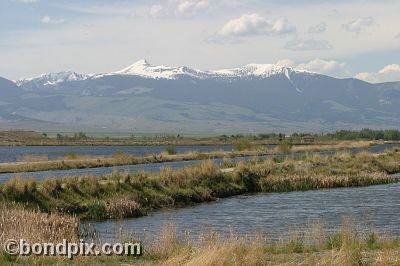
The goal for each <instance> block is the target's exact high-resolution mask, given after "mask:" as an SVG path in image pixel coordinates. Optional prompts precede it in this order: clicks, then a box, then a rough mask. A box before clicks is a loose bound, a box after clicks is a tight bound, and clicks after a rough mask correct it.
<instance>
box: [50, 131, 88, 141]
mask: <svg viewBox="0 0 400 266" xmlns="http://www.w3.org/2000/svg"><path fill="white" fill-rule="evenodd" d="M57 139H58V140H85V139H88V137H87V136H86V133H84V132H76V133H74V135H72V136H68V135H61V134H57Z"/></svg>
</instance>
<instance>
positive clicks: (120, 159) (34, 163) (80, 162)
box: [0, 141, 376, 173]
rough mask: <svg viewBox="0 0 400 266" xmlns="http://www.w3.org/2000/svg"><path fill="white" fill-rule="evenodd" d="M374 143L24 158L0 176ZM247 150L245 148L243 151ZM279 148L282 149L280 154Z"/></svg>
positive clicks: (1, 166)
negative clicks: (177, 152) (202, 151)
mask: <svg viewBox="0 0 400 266" xmlns="http://www.w3.org/2000/svg"><path fill="white" fill-rule="evenodd" d="M373 144H376V142H373V141H342V142H338V143H336V144H312V145H297V146H293V147H292V146H290V147H286V148H285V147H283V146H282V145H280V146H277V147H276V148H275V149H272V150H267V149H266V148H265V147H263V146H255V145H251V146H249V147H247V146H244V148H243V147H241V148H240V149H239V150H234V151H212V152H205V153H199V152H195V151H189V152H186V153H181V154H169V153H168V152H162V153H160V154H153V155H147V156H143V157H137V156H133V155H128V154H125V153H116V154H114V155H113V156H112V157H104V156H100V157H93V156H81V155H77V154H74V153H71V154H65V156H64V158H62V159H54V160H48V158H47V156H39V155H38V156H23V157H21V158H19V160H18V162H14V163H0V173H21V172H36V171H45V170H61V169H63V170H65V169H81V168H96V167H111V166H122V165H133V164H146V163H160V162H175V161H188V160H205V159H212V158H235V157H243V156H260V155H267V154H270V155H273V154H281V153H298V152H312V151H324V150H342V149H352V148H366V147H369V146H371V145H373ZM246 147H247V148H246ZM282 148H284V149H283V150H282Z"/></svg>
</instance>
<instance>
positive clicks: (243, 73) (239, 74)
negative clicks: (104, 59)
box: [98, 60, 311, 79]
mask: <svg viewBox="0 0 400 266" xmlns="http://www.w3.org/2000/svg"><path fill="white" fill-rule="evenodd" d="M292 72H296V73H311V72H308V71H305V70H297V69H293V68H290V67H284V66H279V65H273V64H248V65H245V66H243V67H239V68H230V69H219V70H208V71H204V70H198V69H193V68H189V67H185V66H181V67H170V66H154V65H151V64H150V63H149V62H148V61H146V60H139V61H137V62H136V63H134V64H132V65H130V66H128V67H126V68H124V69H122V70H120V71H116V72H112V73H108V74H105V75H134V76H141V77H146V78H154V79H177V78H179V77H180V76H191V77H195V78H199V79H207V78H244V77H261V78H266V77H270V76H273V75H278V74H282V73H286V75H287V76H288V75H290V73H292ZM98 77H99V76H98Z"/></svg>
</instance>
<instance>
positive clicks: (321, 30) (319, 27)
mask: <svg viewBox="0 0 400 266" xmlns="http://www.w3.org/2000/svg"><path fill="white" fill-rule="evenodd" d="M326 28H327V25H326V23H325V22H322V23H320V24H317V25H314V26H311V27H309V28H308V33H314V34H319V33H324V32H325V31H326Z"/></svg>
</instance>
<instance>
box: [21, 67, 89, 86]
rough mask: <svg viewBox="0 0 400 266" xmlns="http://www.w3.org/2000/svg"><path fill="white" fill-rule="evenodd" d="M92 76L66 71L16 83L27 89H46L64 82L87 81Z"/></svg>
mask: <svg viewBox="0 0 400 266" xmlns="http://www.w3.org/2000/svg"><path fill="white" fill-rule="evenodd" d="M93 76H94V75H90V74H79V73H76V72H73V71H64V72H58V73H45V74H42V75H40V76H37V77H33V78H24V79H20V80H17V81H16V82H15V83H16V84H17V85H18V86H20V87H24V88H25V89H28V88H30V89H34V88H46V87H50V86H54V85H57V84H59V83H63V82H69V81H79V80H85V79H88V78H91V77H93Z"/></svg>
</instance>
